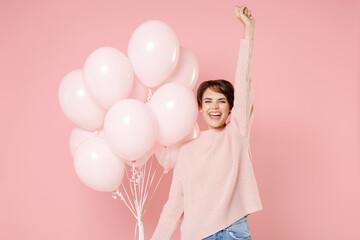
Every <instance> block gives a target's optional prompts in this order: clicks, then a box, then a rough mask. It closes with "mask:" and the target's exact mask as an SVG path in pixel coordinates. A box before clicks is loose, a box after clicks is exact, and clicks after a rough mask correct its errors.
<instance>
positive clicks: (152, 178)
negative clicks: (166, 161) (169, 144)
mask: <svg viewBox="0 0 360 240" xmlns="http://www.w3.org/2000/svg"><path fill="white" fill-rule="evenodd" d="M159 165H160V164H159V163H158V164H157V166H156V169H155V171H154V173H153V175H152V177H151V181H150V186H151V185H152V183H153V180H154V177H155V174H156V172H157V169H158V168H159ZM149 175H150V174H149ZM149 189H150V187H149ZM148 194H149V191H147V193H146V195H145V200H144V202H145V201H146V199H147V196H148Z"/></svg>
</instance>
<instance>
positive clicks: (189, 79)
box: [166, 47, 199, 89]
mask: <svg viewBox="0 0 360 240" xmlns="http://www.w3.org/2000/svg"><path fill="white" fill-rule="evenodd" d="M198 78H199V64H198V62H197V60H196V57H195V55H194V54H193V53H192V52H191V51H190V50H189V49H187V48H184V47H180V58H179V61H178V63H177V65H176V68H175V70H174V72H173V73H172V74H171V76H170V77H169V78H168V80H167V81H166V83H168V82H177V83H181V84H184V85H185V86H186V87H188V88H190V89H193V88H194V87H195V85H196V82H197V80H198Z"/></svg>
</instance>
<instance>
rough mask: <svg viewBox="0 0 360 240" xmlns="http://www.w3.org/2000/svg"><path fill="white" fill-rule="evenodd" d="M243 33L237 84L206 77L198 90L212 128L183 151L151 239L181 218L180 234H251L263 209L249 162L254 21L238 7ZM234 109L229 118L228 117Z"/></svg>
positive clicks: (188, 238) (197, 239) (163, 235)
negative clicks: (252, 221)
mask: <svg viewBox="0 0 360 240" xmlns="http://www.w3.org/2000/svg"><path fill="white" fill-rule="evenodd" d="M236 17H237V18H238V19H239V20H240V21H241V22H242V23H243V24H244V27H245V31H244V38H243V39H241V41H240V51H239V58H238V64H237V69H236V74H235V88H234V87H233V86H232V84H231V83H230V82H228V81H226V80H222V79H219V80H210V81H206V82H203V83H202V84H201V85H200V87H199V89H198V92H197V95H198V96H197V99H198V105H199V111H200V112H201V113H202V116H203V117H204V120H205V121H206V123H207V125H208V130H206V131H203V132H201V133H200V135H199V137H198V138H197V139H194V140H192V141H189V142H187V143H185V144H184V145H183V146H182V147H181V149H180V150H179V154H178V160H177V163H176V166H175V168H174V173H173V179H172V183H171V187H170V193H169V199H168V201H167V202H166V204H165V206H164V208H163V211H162V213H161V216H160V220H159V223H158V226H157V228H156V230H155V233H154V234H153V237H152V240H168V239H170V237H171V235H172V234H173V232H174V230H175V229H176V227H177V226H178V223H179V222H180V220H181V219H183V222H182V225H181V239H185V240H201V239H204V240H205V239H206V240H210V239H213V240H216V239H243V240H245V239H247V240H249V239H251V236H250V232H249V228H248V225H247V220H246V217H247V216H248V215H249V214H250V213H254V212H256V211H259V210H261V209H263V207H262V203H261V200H260V196H259V193H258V188H257V183H256V179H255V175H254V172H253V168H252V164H251V152H250V146H249V144H250V138H249V136H250V127H251V124H252V121H253V117H254V104H253V96H254V95H253V87H252V83H251V80H250V69H251V59H252V49H253V42H254V29H255V21H254V18H253V17H252V15H251V11H250V10H249V9H247V8H246V7H245V6H242V7H236ZM230 113H231V115H230V116H231V121H230V122H229V123H226V119H227V118H228V116H229V114H230Z"/></svg>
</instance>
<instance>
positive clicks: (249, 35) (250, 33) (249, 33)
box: [244, 28, 255, 40]
mask: <svg viewBox="0 0 360 240" xmlns="http://www.w3.org/2000/svg"><path fill="white" fill-rule="evenodd" d="M254 32H255V31H254V28H245V31H244V39H248V40H254Z"/></svg>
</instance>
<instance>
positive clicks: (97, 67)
mask: <svg viewBox="0 0 360 240" xmlns="http://www.w3.org/2000/svg"><path fill="white" fill-rule="evenodd" d="M198 72H199V70H198V63H197V60H196V58H195V56H194V55H193V54H192V52H191V51H190V50H188V49H186V48H184V47H182V46H180V45H179V42H178V39H177V37H176V35H175V32H174V31H173V30H172V29H171V28H170V27H169V26H168V25H167V24H165V23H164V22H162V21H158V20H150V21H147V22H145V23H143V24H141V25H140V26H138V27H137V28H136V30H135V31H134V32H133V34H132V35H131V38H130V41H129V45H128V57H127V56H126V55H125V54H123V53H122V52H121V51H119V50H117V49H115V48H112V47H101V48H98V49H96V50H95V51H93V52H92V53H91V54H90V55H89V56H88V58H87V59H86V61H85V64H84V67H83V69H79V70H74V71H72V72H70V73H68V74H67V75H66V76H65V77H64V78H63V79H62V81H61V83H60V86H59V91H58V97H59V103H60V106H61V109H62V110H63V112H64V114H65V115H66V116H67V117H68V118H69V119H70V121H71V122H72V123H74V124H75V125H76V126H77V127H75V128H74V129H73V130H72V132H71V134H70V150H71V153H72V155H73V158H74V168H75V171H76V174H77V175H78V177H79V178H80V180H81V181H82V182H83V183H84V184H85V185H86V186H88V187H90V188H92V189H94V190H98V191H104V192H112V195H113V197H114V198H115V199H116V198H120V199H121V200H123V201H124V202H125V204H126V206H127V207H128V208H129V210H130V211H131V212H132V213H133V215H134V216H135V218H136V219H137V221H138V223H137V226H138V227H139V239H143V226H142V223H141V217H142V216H143V214H142V213H143V207H144V203H145V200H146V199H147V198H148V194H149V189H150V186H151V184H152V183H153V179H154V175H155V173H156V170H154V169H157V167H156V168H154V167H153V161H154V160H153V158H154V156H156V159H157V161H158V164H157V166H158V165H159V164H160V165H161V166H162V167H163V168H164V171H163V172H162V175H163V174H164V173H167V171H168V170H169V169H171V168H173V167H174V166H175V164H176V158H177V152H178V150H179V147H180V145H181V144H182V143H184V142H186V141H188V140H190V139H193V138H196V137H197V136H198V133H199V128H198V126H197V124H196V119H197V103H196V99H195V96H194V94H193V92H192V89H193V88H194V86H195V84H196V81H197V79H198ZM153 91H154V93H153ZM149 162H150V163H149ZM147 164H148V165H150V167H148V168H147V167H146V165H147ZM128 169H130V170H129V171H130V172H131V173H130V174H129V173H128ZM151 173H152V174H151ZM124 175H126V177H127V180H128V182H129V188H130V190H128V191H127V190H126V188H125V186H124V184H123V178H124ZM162 175H161V177H162ZM161 177H160V178H159V181H160V180H161ZM158 184H159V182H158V183H157V185H158ZM157 185H156V187H155V189H154V191H155V190H156V188H157ZM120 186H122V187H123V190H124V192H125V195H124V194H123V193H121V192H120V189H119V188H120ZM129 195H130V196H129ZM125 197H127V199H126V198H125ZM131 197H132V201H133V203H132V201H131ZM150 200H151V198H150ZM135 233H136V232H135Z"/></svg>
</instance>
